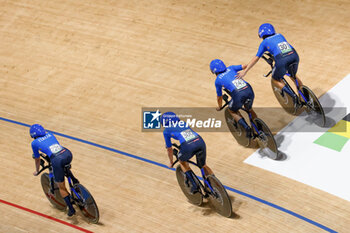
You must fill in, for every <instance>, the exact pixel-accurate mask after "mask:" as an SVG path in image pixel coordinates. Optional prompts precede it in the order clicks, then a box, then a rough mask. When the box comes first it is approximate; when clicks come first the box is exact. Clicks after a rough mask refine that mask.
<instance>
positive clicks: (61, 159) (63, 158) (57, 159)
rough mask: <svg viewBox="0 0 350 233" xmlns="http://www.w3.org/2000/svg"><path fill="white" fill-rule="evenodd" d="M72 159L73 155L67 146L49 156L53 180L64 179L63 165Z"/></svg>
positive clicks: (59, 180)
mask: <svg viewBox="0 0 350 233" xmlns="http://www.w3.org/2000/svg"><path fill="white" fill-rule="evenodd" d="M72 159H73V155H72V153H71V152H70V151H69V150H68V149H67V148H63V150H61V151H60V152H58V153H56V154H52V155H51V156H50V160H51V165H52V170H53V176H54V180H55V182H63V181H64V166H66V165H68V164H70V163H71V162H72Z"/></svg>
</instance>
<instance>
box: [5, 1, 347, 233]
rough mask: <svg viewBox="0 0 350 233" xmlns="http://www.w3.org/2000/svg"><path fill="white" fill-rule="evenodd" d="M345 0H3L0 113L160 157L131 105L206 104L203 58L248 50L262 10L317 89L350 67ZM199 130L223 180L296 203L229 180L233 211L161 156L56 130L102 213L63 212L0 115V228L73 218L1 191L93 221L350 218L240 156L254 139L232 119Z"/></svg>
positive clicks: (287, 224)
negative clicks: (232, 126)
mask: <svg viewBox="0 0 350 233" xmlns="http://www.w3.org/2000/svg"><path fill="white" fill-rule="evenodd" d="M349 11H350V2H349V1H346V0H344V1H333V0H324V1H317V0H309V1H291V0H287V1H266V0H249V1H242V0H240V1H200V0H195V1H185V0H181V1H175V0H170V1H155V0H152V1H132V0H118V1H108V0H100V1H92V0H89V1H86V0H75V1H68V0H66V1H63V0H62V1H58V0H57V1H44V0H18V1H10V0H8V1H6V0H1V1H0V42H1V46H0V51H1V52H0V67H1V68H0V75H1V78H0V87H1V91H0V117H2V118H6V119H10V120H14V121H17V122H21V123H25V124H33V123H41V124H43V125H44V127H46V128H47V129H49V130H53V131H56V132H60V133H63V134H66V135H70V136H74V137H76V138H80V139H84V140H87V141H91V142H94V143H97V144H100V145H104V146H107V147H110V148H114V149H118V150H120V151H124V152H127V153H130V154H132V155H137V156H140V157H142V158H147V159H150V160H152V161H156V162H159V163H162V164H167V163H168V160H167V156H166V151H165V150H164V141H163V137H162V134H161V133H142V132H141V119H140V117H141V107H143V106H159V107H211V106H212V107H215V106H216V95H215V89H214V77H213V76H212V75H211V73H210V71H209V68H208V64H209V62H210V61H211V59H213V58H221V59H223V60H224V61H225V62H226V63H227V64H241V63H246V62H248V61H249V60H250V59H251V57H252V56H253V55H255V53H256V51H257V47H258V44H259V42H260V40H259V39H258V37H257V28H258V26H259V25H260V24H261V23H264V22H271V23H273V24H274V25H275V28H276V30H277V31H278V32H281V33H283V34H284V35H285V36H286V38H287V39H288V40H289V41H290V42H291V43H292V45H294V47H295V48H296V49H297V51H298V53H299V56H300V58H301V65H300V69H299V74H300V76H301V77H302V79H303V81H304V83H305V84H307V85H309V86H311V87H312V88H313V90H314V91H315V93H316V94H317V95H318V96H320V95H322V94H324V93H325V92H326V91H327V90H329V89H330V88H331V87H332V86H334V85H335V84H336V83H337V82H339V81H340V80H341V79H342V78H343V77H344V76H345V75H346V74H347V73H349V64H350V53H349V51H350V43H349V42H350V41H349V40H350V30H349V29H350V27H349V21H350V14H349ZM267 70H268V67H267V65H266V64H264V62H262V61H260V62H259V63H258V64H257V65H256V66H255V67H254V68H253V69H252V70H251V71H250V72H249V73H248V75H247V76H246V79H247V80H248V81H250V83H251V84H252V86H253V88H254V90H255V95H256V99H255V102H254V106H256V107H277V106H278V103H277V101H276V100H275V97H274V96H273V94H272V91H271V88H270V81H269V80H268V79H265V78H262V77H261V75H262V74H263V73H264V72H265V71H267ZM281 112H282V110H281ZM289 120H290V119H288V121H289ZM288 121H287V120H286V119H279V120H276V121H274V122H271V121H269V120H267V123H268V124H277V126H276V127H279V128H282V127H283V126H285V125H286V124H287V123H288ZM202 136H203V138H204V140H205V141H206V144H207V148H208V160H207V161H208V164H209V165H210V166H211V167H212V169H213V170H214V171H215V173H216V175H217V177H219V179H220V180H221V181H222V182H223V183H224V184H225V185H227V186H229V187H232V188H234V189H237V190H240V191H242V192H245V193H248V194H250V195H253V196H254V197H259V198H261V199H263V200H265V201H268V202H270V203H273V204H275V205H278V206H280V207H283V208H285V209H286V210H289V211H292V212H293V213H297V214H299V215H300V216H299V217H296V216H294V215H293V214H289V213H286V211H283V210H281V209H279V208H274V207H271V206H269V205H266V204H264V203H262V202H259V201H256V200H254V199H252V198H250V197H246V196H244V195H241V194H238V193H235V192H232V191H229V195H230V196H231V198H232V201H233V210H234V211H235V213H236V216H235V217H233V218H230V219H228V218H224V217H221V216H219V215H217V214H216V213H215V212H213V211H211V209H210V208H209V207H208V206H204V207H196V206H193V205H191V204H189V203H188V202H186V199H185V197H184V195H183V194H182V192H181V190H180V189H179V187H178V184H177V181H176V177H175V173H174V172H172V171H171V170H169V169H165V168H163V167H160V166H157V165H154V164H151V163H147V162H144V161H141V160H137V159H134V158H131V157H128V156H125V155H123V154H119V153H115V152H112V151H108V150H105V149H102V148H97V147H95V146H92V145H88V144H85V143H82V142H79V141H76V140H72V139H69V138H66V137H60V136H59V137H58V139H59V140H60V142H61V144H63V145H64V146H66V147H68V148H69V149H70V150H71V151H72V152H73V155H74V159H73V163H72V165H73V171H74V172H75V174H76V175H77V177H78V178H79V179H80V180H81V182H82V183H83V184H84V185H85V186H86V187H88V189H89V190H90V191H91V192H92V194H93V195H94V197H95V199H96V202H97V204H98V206H99V209H100V214H101V219H100V224H98V225H91V224H88V223H87V222H85V221H84V220H83V219H82V218H81V217H80V215H79V214H78V216H77V217H74V218H73V219H67V217H66V215H65V213H63V212H60V211H58V210H56V209H54V208H53V207H52V206H51V205H50V204H49V202H48V201H47V199H46V198H45V196H44V195H43V192H42V190H41V185H40V178H39V177H34V176H33V175H32V172H33V171H34V162H33V160H32V159H31V148H30V142H31V139H30V137H29V134H28V127H26V126H23V125H19V124H15V123H11V122H8V121H4V120H1V121H0V148H1V150H0V151H1V155H0V156H1V163H0V175H1V178H0V184H1V186H2V187H1V193H0V199H1V201H2V203H0V212H1V218H0V232H77V231H79V230H78V229H75V228H72V227H71V226H68V225H64V224H61V223H59V222H57V221H54V220H52V219H48V218H45V217H42V216H40V215H37V214H34V213H32V212H28V211H25V210H23V209H19V208H15V207H13V206H10V205H8V204H6V203H4V201H7V202H10V203H14V204H16V205H19V206H22V207H25V208H28V209H30V210H33V211H37V212H40V213H42V214H45V215H47V216H51V217H54V218H56V219H59V220H63V221H64V222H68V223H70V224H74V225H76V226H79V227H82V228H84V229H87V230H90V231H94V232H199V231H201V232H325V230H327V229H332V230H334V231H338V232H350V203H349V202H347V201H345V200H343V199H340V198H337V197H335V196H333V195H330V194H328V193H326V192H323V191H320V190H317V189H314V188H311V187H309V186H307V185H304V184H302V183H299V182H296V181H293V180H291V179H288V178H285V177H282V176H279V175H276V174H273V173H270V172H267V171H264V170H262V169H258V168H256V167H252V166H250V165H247V164H245V163H243V160H244V159H245V158H247V157H248V156H249V155H250V154H251V153H252V152H253V151H254V150H252V149H245V148H243V147H241V146H239V145H238V144H237V143H236V142H235V141H234V140H233V138H232V136H231V134H230V133H202ZM325 172H327V171H325ZM303 217H304V218H303ZM312 221H314V222H312ZM317 224H320V225H317Z"/></svg>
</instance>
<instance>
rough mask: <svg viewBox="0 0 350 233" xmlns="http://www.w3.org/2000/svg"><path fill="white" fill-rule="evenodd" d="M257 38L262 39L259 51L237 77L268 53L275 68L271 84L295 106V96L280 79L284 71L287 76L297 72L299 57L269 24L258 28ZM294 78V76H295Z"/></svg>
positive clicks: (241, 75)
mask: <svg viewBox="0 0 350 233" xmlns="http://www.w3.org/2000/svg"><path fill="white" fill-rule="evenodd" d="M259 37H260V38H261V39H263V41H262V42H261V43H260V46H259V50H258V52H257V54H256V56H255V57H253V59H252V60H251V61H250V62H249V63H248V64H247V68H246V69H244V70H242V71H239V72H238V74H237V77H239V78H243V77H244V76H245V75H246V74H247V72H248V71H249V70H250V69H251V68H252V67H253V66H254V65H255V64H256V63H257V62H258V61H259V59H260V58H261V56H262V55H263V54H264V52H266V51H268V52H270V53H271V54H272V55H273V56H274V58H275V67H274V68H273V71H272V82H273V84H274V85H275V86H276V87H278V88H279V89H280V90H281V95H282V96H284V92H285V93H287V94H288V95H290V96H291V97H292V98H293V100H294V105H296V104H297V98H298V97H297V96H296V94H294V93H293V91H292V90H291V89H290V88H289V87H288V86H287V85H285V84H284V83H283V82H282V80H281V78H283V76H284V75H285V73H286V71H288V73H289V74H295V75H296V73H297V71H298V64H299V56H298V54H297V52H296V51H295V49H294V48H293V46H291V45H290V44H289V43H288V42H287V40H286V39H285V38H284V36H283V35H282V34H279V33H276V32H275V29H274V27H273V26H272V25H271V24H269V23H264V24H262V25H260V27H259ZM292 63H296V65H295V66H292V67H289V65H290V64H292ZM295 77H296V76H295ZM296 80H297V81H298V83H299V86H301V85H302V82H301V81H300V79H299V78H298V77H296V79H293V81H294V82H295V81H296Z"/></svg>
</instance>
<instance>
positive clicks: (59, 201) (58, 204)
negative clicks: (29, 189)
mask: <svg viewBox="0 0 350 233" xmlns="http://www.w3.org/2000/svg"><path fill="white" fill-rule="evenodd" d="M40 180H41V187H42V188H43V191H44V193H45V196H46V197H47V199H48V200H49V201H50V203H51V204H52V205H53V206H54V207H55V208H57V209H59V210H65V209H66V208H67V205H66V203H65V202H64V200H63V198H62V196H61V194H60V190H59V188H58V186H57V184H56V183H55V184H54V190H55V191H54V193H53V194H52V193H51V192H50V189H51V183H50V176H49V174H48V173H43V174H42V175H41V178H40Z"/></svg>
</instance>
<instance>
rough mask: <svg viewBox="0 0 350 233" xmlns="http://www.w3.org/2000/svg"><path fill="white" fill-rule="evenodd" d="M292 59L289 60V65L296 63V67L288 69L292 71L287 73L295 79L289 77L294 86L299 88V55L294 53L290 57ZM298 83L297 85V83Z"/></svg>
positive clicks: (300, 82)
mask: <svg viewBox="0 0 350 233" xmlns="http://www.w3.org/2000/svg"><path fill="white" fill-rule="evenodd" d="M291 56H292V57H291V58H290V60H291V61H290V64H292V63H296V65H294V66H292V67H288V68H289V69H292V70H288V73H290V74H294V76H295V78H293V77H290V78H291V79H292V80H293V82H294V83H295V85H296V86H299V88H300V87H301V86H302V85H303V83H302V81H301V80H300V78H299V77H298V76H297V72H298V66H299V55H298V54H297V52H296V51H295V53H294V54H292V55H291ZM296 82H298V85H297V83H296Z"/></svg>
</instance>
